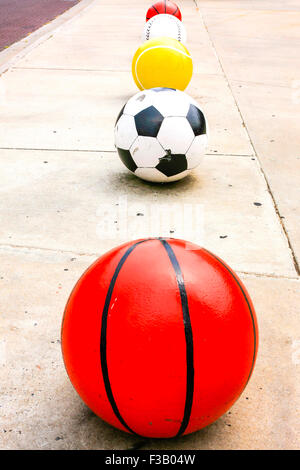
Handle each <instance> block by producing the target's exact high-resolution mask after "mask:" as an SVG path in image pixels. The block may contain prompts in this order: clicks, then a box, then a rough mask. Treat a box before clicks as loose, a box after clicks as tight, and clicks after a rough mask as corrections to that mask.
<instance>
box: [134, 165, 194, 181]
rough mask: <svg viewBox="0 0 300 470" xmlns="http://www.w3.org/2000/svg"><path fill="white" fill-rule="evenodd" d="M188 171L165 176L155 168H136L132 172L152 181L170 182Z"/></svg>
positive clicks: (179, 178) (188, 171) (178, 178)
mask: <svg viewBox="0 0 300 470" xmlns="http://www.w3.org/2000/svg"><path fill="white" fill-rule="evenodd" d="M189 173H190V170H185V171H182V172H181V173H178V174H177V175H174V176H166V175H164V174H163V173H162V172H161V171H159V170H157V168H137V169H136V170H135V172H134V174H135V175H136V176H138V177H139V178H141V179H143V180H146V181H151V182H152V183H172V182H173V181H178V180H181V179H182V178H184V177H185V176H187V175H188V174H189Z"/></svg>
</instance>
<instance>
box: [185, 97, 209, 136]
mask: <svg viewBox="0 0 300 470" xmlns="http://www.w3.org/2000/svg"><path fill="white" fill-rule="evenodd" d="M186 118H187V120H188V121H189V123H190V125H191V128H192V129H193V131H194V134H195V136H196V135H201V134H206V122H205V117H204V114H203V113H202V111H201V110H200V109H199V108H197V106H194V105H193V104H191V105H190V107H189V112H188V113H187V116H186Z"/></svg>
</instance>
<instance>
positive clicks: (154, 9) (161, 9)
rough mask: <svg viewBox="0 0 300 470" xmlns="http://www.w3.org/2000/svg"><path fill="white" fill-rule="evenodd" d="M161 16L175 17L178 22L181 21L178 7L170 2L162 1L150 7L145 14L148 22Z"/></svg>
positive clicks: (167, 0)
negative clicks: (154, 17)
mask: <svg viewBox="0 0 300 470" xmlns="http://www.w3.org/2000/svg"><path fill="white" fill-rule="evenodd" d="M161 14H169V15H173V16H176V18H178V19H179V20H180V21H181V19H182V15H181V11H180V9H179V7H178V5H176V3H174V2H170V1H169V0H163V1H161V2H156V3H154V4H153V5H151V7H150V8H149V9H148V11H147V14H146V21H149V20H150V18H152V17H153V16H156V15H161Z"/></svg>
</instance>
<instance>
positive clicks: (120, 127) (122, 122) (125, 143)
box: [115, 114, 138, 150]
mask: <svg viewBox="0 0 300 470" xmlns="http://www.w3.org/2000/svg"><path fill="white" fill-rule="evenodd" d="M137 136H138V133H137V130H136V126H135V121H134V117H133V116H128V115H127V114H122V116H121V117H120V119H119V120H118V122H117V124H116V126H115V145H116V147H118V148H121V149H124V150H129V148H130V147H131V145H132V144H133V142H134V141H135V139H136V138H137Z"/></svg>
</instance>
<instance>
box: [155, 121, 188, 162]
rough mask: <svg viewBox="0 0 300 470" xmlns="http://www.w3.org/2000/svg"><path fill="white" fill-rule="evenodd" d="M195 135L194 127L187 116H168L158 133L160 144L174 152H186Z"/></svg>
mask: <svg viewBox="0 0 300 470" xmlns="http://www.w3.org/2000/svg"><path fill="white" fill-rule="evenodd" d="M194 137H195V135H194V132H193V129H192V128H191V126H190V123H189V122H188V121H187V119H186V118H185V117H166V118H165V119H164V120H163V123H162V125H161V127H160V129H159V133H158V134H157V139H158V141H159V142H160V144H161V145H162V146H163V148H164V149H165V150H170V152H171V153H172V154H185V153H186V152H187V150H188V148H189V147H190V145H191V143H192V142H193V140H194Z"/></svg>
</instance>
